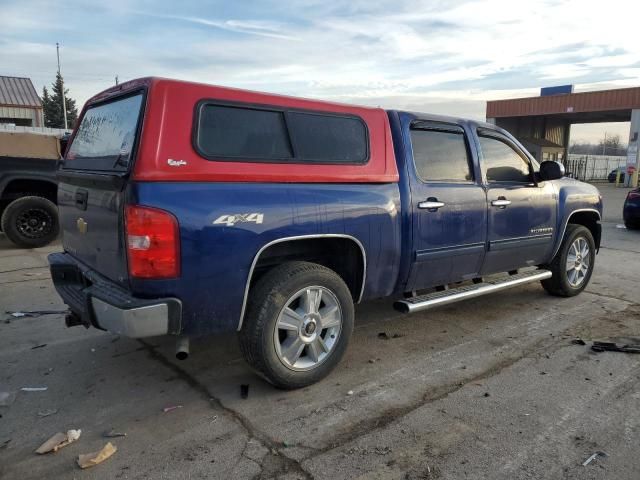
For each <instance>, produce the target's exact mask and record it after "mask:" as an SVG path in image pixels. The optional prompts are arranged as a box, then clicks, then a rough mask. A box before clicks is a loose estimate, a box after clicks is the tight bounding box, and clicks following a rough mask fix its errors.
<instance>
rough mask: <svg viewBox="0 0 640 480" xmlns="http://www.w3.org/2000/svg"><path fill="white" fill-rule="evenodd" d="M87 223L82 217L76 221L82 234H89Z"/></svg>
mask: <svg viewBox="0 0 640 480" xmlns="http://www.w3.org/2000/svg"><path fill="white" fill-rule="evenodd" d="M87 225H88V224H87V222H85V221H84V218H82V217H80V218H78V220H77V221H76V226H77V227H78V231H79V232H80V233H87Z"/></svg>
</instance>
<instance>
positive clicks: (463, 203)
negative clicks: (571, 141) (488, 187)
mask: <svg viewBox="0 0 640 480" xmlns="http://www.w3.org/2000/svg"><path fill="white" fill-rule="evenodd" d="M410 138H411V149H412V157H413V162H409V164H408V168H409V172H408V173H409V178H410V186H411V203H412V216H413V222H412V223H413V264H412V267H411V273H410V277H409V282H408V285H407V286H408V287H409V288H408V289H409V290H420V289H423V288H427V287H432V286H437V285H443V284H447V283H452V282H455V281H459V280H463V279H466V278H473V277H476V276H478V274H479V271H480V268H481V266H482V261H483V258H484V252H485V243H486V233H487V232H486V221H487V197H486V194H485V190H484V188H483V186H482V185H481V182H479V181H477V176H478V175H477V172H476V169H475V167H474V162H473V161H472V160H473V157H472V152H471V149H470V143H469V139H468V138H467V134H466V132H465V130H464V129H463V128H462V127H461V126H460V125H456V124H449V123H443V122H421V121H417V122H415V121H414V122H413V123H412V125H411V130H410Z"/></svg>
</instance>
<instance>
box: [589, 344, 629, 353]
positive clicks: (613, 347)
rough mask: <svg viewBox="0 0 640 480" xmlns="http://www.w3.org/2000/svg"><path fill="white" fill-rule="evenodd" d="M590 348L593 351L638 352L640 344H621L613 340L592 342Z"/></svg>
mask: <svg viewBox="0 0 640 480" xmlns="http://www.w3.org/2000/svg"><path fill="white" fill-rule="evenodd" d="M591 350H593V351H594V352H621V353H640V344H639V343H630V344H627V345H623V344H617V343H614V342H593V344H592V345H591Z"/></svg>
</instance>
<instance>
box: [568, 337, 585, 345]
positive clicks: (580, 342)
mask: <svg viewBox="0 0 640 480" xmlns="http://www.w3.org/2000/svg"><path fill="white" fill-rule="evenodd" d="M571 344H572V345H586V344H587V342H585V341H584V340H582V339H581V338H574V339H573V340H571Z"/></svg>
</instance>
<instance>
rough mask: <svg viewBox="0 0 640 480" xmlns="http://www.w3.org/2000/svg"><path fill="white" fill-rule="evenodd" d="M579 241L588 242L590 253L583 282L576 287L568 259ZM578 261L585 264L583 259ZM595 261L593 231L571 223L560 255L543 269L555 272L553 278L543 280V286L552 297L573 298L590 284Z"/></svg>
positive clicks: (559, 250) (565, 234)
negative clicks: (571, 279)
mask: <svg viewBox="0 0 640 480" xmlns="http://www.w3.org/2000/svg"><path fill="white" fill-rule="evenodd" d="M579 240H582V241H584V242H586V245H587V247H588V249H589V253H588V258H587V261H588V267H587V271H586V272H585V274H584V277H583V278H582V280H581V282H580V283H579V284H577V285H576V284H572V282H571V281H570V278H569V275H568V271H567V261H568V258H567V257H568V256H569V255H570V250H571V249H572V246H573V245H574V244H575V242H577V241H579ZM578 261H581V262H584V260H583V259H581V258H580V259H578ZM595 261H596V244H595V241H594V240H593V235H591V231H590V230H589V229H588V228H587V227H584V226H582V225H576V224H571V223H570V224H569V225H567V230H566V231H565V233H564V237H563V239H562V243H561V244H560V248H559V249H558V253H556V256H555V257H554V258H553V260H552V261H551V263H550V264H549V265H544V266H543V267H542V268H546V269H548V270H551V272H553V276H552V277H551V278H548V279H546V280H542V282H541V283H542V286H543V287H544V289H545V290H546V291H547V292H548V293H550V294H551V295H556V296H558V297H573V296H575V295H578V294H579V293H580V292H582V291H583V290H584V289H585V288H586V287H587V285H588V284H589V280H591V275H592V273H593V268H594V266H595Z"/></svg>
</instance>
